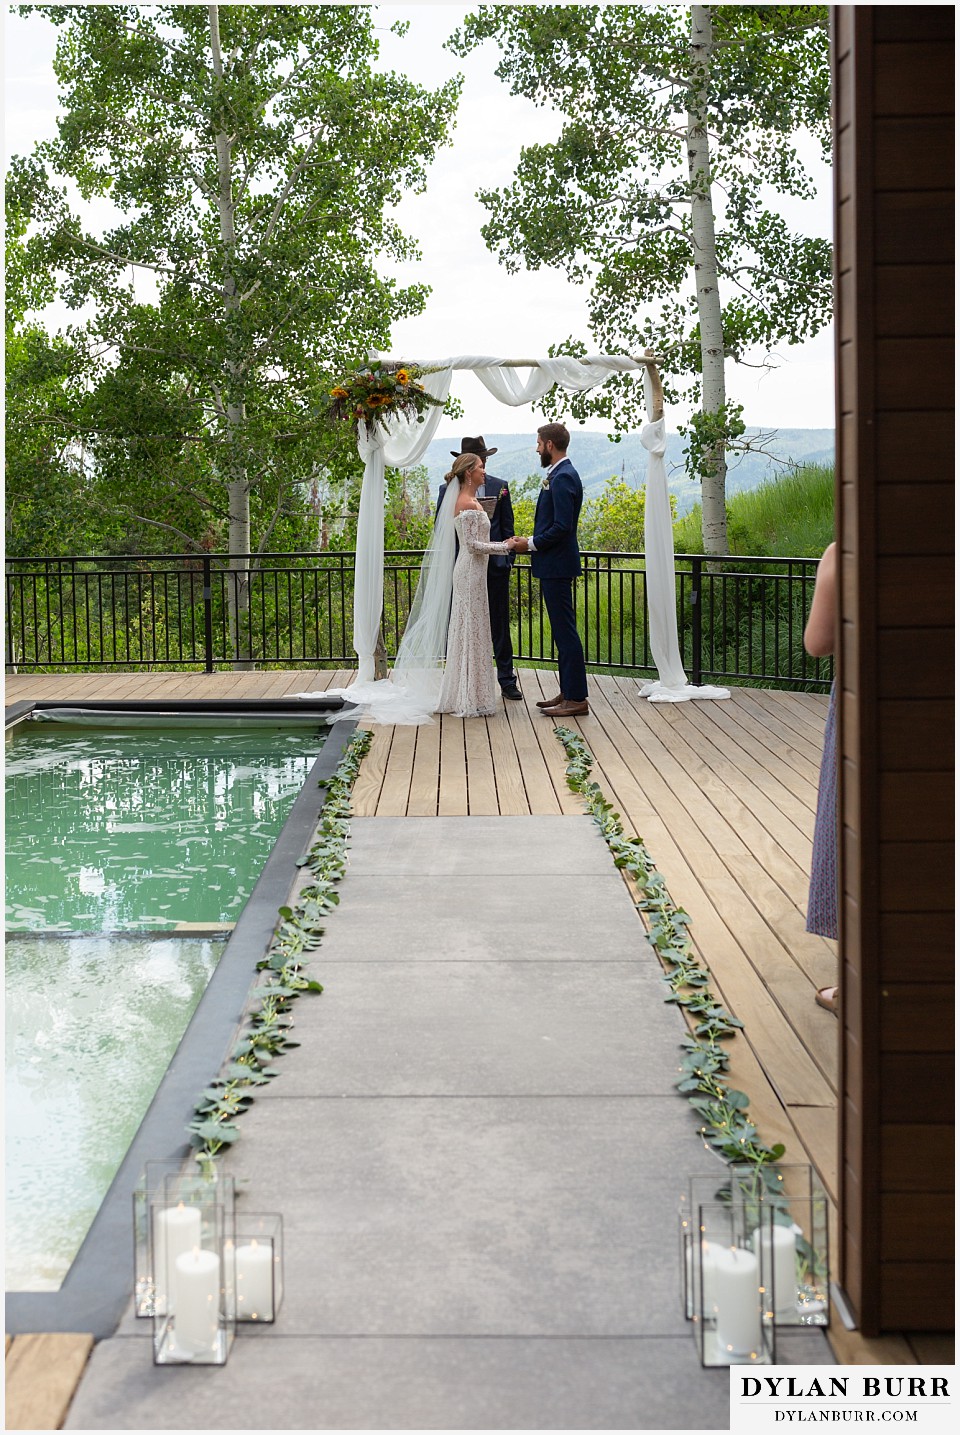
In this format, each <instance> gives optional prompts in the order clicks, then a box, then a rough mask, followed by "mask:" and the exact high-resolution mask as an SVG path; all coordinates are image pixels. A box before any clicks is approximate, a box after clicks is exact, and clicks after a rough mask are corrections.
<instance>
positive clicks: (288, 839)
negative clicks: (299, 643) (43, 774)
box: [5, 704, 356, 1340]
mask: <svg viewBox="0 0 960 1435" xmlns="http://www.w3.org/2000/svg"><path fill="white" fill-rule="evenodd" d="M31 706H33V704H31ZM355 729H356V720H355V719H354V720H350V719H346V720H344V721H343V722H337V723H335V724H332V725H331V730H330V732H329V733H328V735H327V738H326V741H325V742H324V745H323V749H322V751H321V752H320V754H319V756H318V757H317V759H316V761H315V763H314V764H313V766H312V767H311V769H310V771H309V773H308V774H307V777H306V779H305V781H304V784H303V786H302V787H301V789H300V791H299V793H298V794H297V796H296V798H295V799H294V802H293V806H292V807H291V809H290V812H289V814H288V815H287V820H286V822H285V823H284V824H283V827H282V828H281V829H280V833H279V835H278V837H277V840H276V842H275V843H274V845H273V847H272V848H271V850H270V854H269V856H268V857H267V860H266V862H265V864H264V867H263V870H262V872H261V873H260V876H259V877H258V878H257V881H256V883H255V884H254V888H253V891H252V892H251V893H250V896H249V898H248V899H247V902H246V905H245V906H244V908H243V911H242V912H241V914H240V917H239V919H238V921H237V924H236V926H235V927H234V929H233V932H232V933H231V934H230V936H229V938H228V940H227V944H226V946H225V948H224V951H223V954H222V956H221V957H220V960H219V962H218V963H217V967H216V970H215V971H214V973H213V975H212V976H211V978H210V981H209V982H208V983H207V986H206V988H205V990H204V992H203V995H202V996H201V998H200V1001H199V1002H198V1004H197V1007H196V1009H195V1011H194V1013H193V1015H192V1016H191V1018H190V1021H189V1022H188V1023H187V1027H186V1030H185V1031H184V1033H183V1036H182V1037H181V1039H180V1042H179V1043H178V1045H177V1048H176V1050H175V1051H174V1053H173V1055H172V1057H171V1058H170V1063H169V1065H168V1066H167V1069H166V1071H165V1072H164V1075H163V1076H162V1078H161V1080H160V1084H159V1086H158V1087H157V1090H156V1092H155V1094H154V1097H153V1100H152V1101H151V1103H150V1105H149V1106H148V1107H147V1110H146V1111H145V1113H144V1116H143V1119H142V1121H141V1122H140V1125H139V1126H138V1127H137V1130H136V1133H135V1135H134V1136H133V1139H132V1140H131V1142H130V1145H129V1146H128V1147H127V1151H126V1154H125V1155H124V1157H123V1160H122V1161H121V1163H120V1166H119V1167H118V1169H117V1173H116V1175H115V1176H114V1178H113V1180H112V1181H111V1183H110V1185H109V1187H108V1188H107V1191H106V1194H105V1195H104V1198H103V1200H102V1201H101V1203H100V1207H99V1209H98V1211H97V1214H96V1215H95V1216H94V1218H93V1222H92V1224H91V1226H90V1228H89V1230H88V1231H87V1234H86V1236H85V1237H84V1240H83V1242H82V1244H81V1246H80V1249H79V1250H78V1252H77V1254H76V1256H75V1257H74V1260H73V1262H72V1264H71V1266H70V1269H69V1270H68V1271H67V1274H66V1275H65V1277H64V1279H63V1283H62V1285H61V1286H60V1289H59V1290H57V1291H7V1292H5V1307H6V1330H7V1333H8V1334H9V1335H11V1336H13V1335H26V1334H34V1333H45V1332H53V1331H58V1332H59V1331H67V1332H79V1333H81V1334H91V1335H93V1337H94V1339H95V1340H104V1339H106V1338H108V1337H109V1336H111V1335H113V1334H114V1333H115V1331H116V1329H117V1326H118V1325H119V1323H120V1320H121V1318H122V1317H123V1314H124V1311H125V1310H126V1308H127V1305H128V1304H129V1302H130V1300H131V1299H132V1296H133V1204H132V1202H133V1191H134V1188H135V1186H136V1184H137V1181H138V1180H139V1177H140V1173H141V1171H142V1170H143V1166H144V1162H145V1161H148V1160H162V1159H164V1158H165V1157H171V1158H176V1157H178V1156H186V1155H187V1154H188V1153H189V1144H188V1142H187V1140H186V1127H187V1123H188V1122H189V1121H190V1120H191V1118H192V1117H193V1115H194V1105H195V1103H196V1101H197V1098H198V1097H199V1095H200V1092H201V1091H202V1090H203V1089H204V1087H205V1086H208V1085H209V1084H210V1081H211V1080H212V1079H213V1077H214V1076H215V1075H216V1071H217V1070H218V1069H219V1066H220V1065H221V1064H222V1061H223V1060H224V1059H225V1058H226V1055H227V1053H228V1051H229V1049H230V1045H231V1043H232V1041H233V1040H234V1039H235V1036H236V1033H237V1029H238V1027H239V1025H240V1024H241V1022H242V1021H243V1016H244V1009H245V1007H246V1003H247V1000H248V998H249V994H250V991H251V989H252V987H253V986H254V984H255V983H256V981H257V978H258V974H257V970H256V966H257V962H259V961H260V960H261V958H262V957H263V956H264V955H265V953H266V951H267V949H268V947H269V945H270V941H271V938H272V936H273V932H274V928H275V926H276V923H277V916H278V908H279V907H281V906H283V904H284V902H285V901H286V899H287V897H288V896H289V894H290V891H291V889H292V887H293V885H294V882H295V880H296V874H297V870H298V868H297V859H298V858H299V857H300V856H301V854H302V853H303V851H304V849H305V847H306V845H307V842H308V840H309V838H310V837H311V836H312V834H313V832H314V830H315V828H316V826H317V823H318V821H319V818H320V814H321V812H322V811H323V807H324V803H325V802H326V795H327V794H326V789H325V788H320V787H319V786H318V783H319V782H320V781H321V780H322V779H324V778H328V777H331V776H332V775H333V773H334V772H335V770H336V768H337V766H338V764H339V763H340V761H341V759H342V758H343V754H344V751H345V749H346V746H347V743H348V742H349V740H350V738H351V737H352V736H353V733H354V731H355ZM170 935H174V934H172V933H171V934H170ZM184 935H186V934H184ZM211 1052H217V1053H220V1057H219V1060H218V1061H217V1065H216V1067H214V1065H213V1062H212V1061H211V1055H210V1053H211Z"/></svg>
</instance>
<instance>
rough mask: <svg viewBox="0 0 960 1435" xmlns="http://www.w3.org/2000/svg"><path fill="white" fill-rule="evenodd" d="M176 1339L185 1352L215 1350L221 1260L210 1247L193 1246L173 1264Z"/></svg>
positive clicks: (193, 1353) (199, 1352)
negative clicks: (209, 1249) (205, 1248)
mask: <svg viewBox="0 0 960 1435" xmlns="http://www.w3.org/2000/svg"><path fill="white" fill-rule="evenodd" d="M173 1298H174V1304H175V1308H176V1327H175V1335H176V1343H177V1347H178V1349H179V1350H181V1351H183V1353H184V1354H185V1355H202V1354H204V1353H205V1352H208V1351H211V1350H214V1349H215V1348H216V1343H217V1326H218V1324H219V1317H220V1261H219V1259H218V1258H217V1257H216V1256H215V1255H214V1253H213V1251H201V1250H200V1249H199V1248H196V1247H195V1248H194V1249H193V1250H192V1251H188V1252H187V1253H186V1254H185V1255H182V1256H177V1259H176V1261H175V1262H174V1267H173Z"/></svg>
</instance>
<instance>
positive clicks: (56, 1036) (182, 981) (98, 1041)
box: [4, 935, 224, 1291]
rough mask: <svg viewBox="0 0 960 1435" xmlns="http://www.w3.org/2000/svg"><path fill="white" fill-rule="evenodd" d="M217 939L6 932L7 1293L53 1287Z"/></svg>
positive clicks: (196, 992)
mask: <svg viewBox="0 0 960 1435" xmlns="http://www.w3.org/2000/svg"><path fill="white" fill-rule="evenodd" d="M223 947H224V942H222V941H208V940H204V939H200V938H196V937H194V938H190V937H124V936H113V937H58V936H53V937H30V936H20V935H15V936H10V937H8V938H7V950H6V1032H5V1047H6V1051H5V1060H6V1090H5V1093H4V1095H5V1106H6V1109H5V1118H4V1120H5V1129H4V1144H5V1147H6V1197H5V1210H4V1226H5V1246H6V1289H7V1290H9V1291H44V1290H47V1291H49V1290H58V1289H59V1287H60V1284H61V1282H62V1280H63V1277H64V1276H65V1275H66V1273H67V1271H68V1270H69V1268H70V1265H71V1262H72V1261H73V1258H74V1256H75V1255H76V1253H77V1251H78V1250H79V1248H80V1244H81V1242H82V1241H83V1238H84V1236H85V1235H86V1234H87V1231H88V1230H89V1228H90V1222H91V1221H92V1220H93V1218H94V1216H95V1215H96V1213H97V1210H98V1209H99V1206H100V1203H101V1201H102V1200H103V1198H104V1196H105V1195H106V1192H107V1187H108V1186H109V1185H110V1182H111V1181H112V1180H113V1178H114V1176H115V1175H116V1172H117V1168H118V1166H119V1165H120V1162H121V1161H122V1160H123V1157H124V1154H125V1152H126V1150H127V1147H128V1146H129V1144H130V1142H131V1140H132V1139H133V1137H134V1136H135V1135H136V1131H137V1127H138V1126H139V1125H140V1122H141V1120H142V1119H143V1114H144V1112H145V1111H146V1109H147V1107H148V1106H149V1105H150V1102H151V1100H152V1099H153V1095H154V1093H155V1091H156V1089H157V1087H158V1085H159V1084H160V1079H161V1077H162V1076H163V1073H164V1072H165V1071H166V1069H167V1066H168V1065H169V1063H170V1058H171V1056H172V1055H173V1053H174V1051H175V1050H176V1048H177V1044H178V1042H179V1041H180V1038H181V1036H182V1035H183V1033H184V1030H185V1028H186V1025H187V1022H188V1021H189V1019H190V1017H191V1016H192V1014H193V1011H194V1008H195V1007H196V1005H197V1002H198V1001H199V1000H200V998H201V996H202V995H203V992H204V989H205V987H206V985H207V982H208V981H209V980H210V977H211V976H212V974H213V971H214V968H215V967H216V964H217V960H218V958H219V956H220V953H221V952H222V950H223ZM212 1074H213V1073H212V1072H211V1075H212ZM131 1241H132V1234H131ZM131 1280H132V1276H131Z"/></svg>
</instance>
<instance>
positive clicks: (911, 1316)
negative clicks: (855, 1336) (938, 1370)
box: [864, 1261, 955, 1332]
mask: <svg viewBox="0 0 960 1435" xmlns="http://www.w3.org/2000/svg"><path fill="white" fill-rule="evenodd" d="M953 1282H954V1273H953V1263H952V1262H946V1263H944V1264H943V1265H939V1264H934V1263H933V1262H930V1261H916V1262H911V1263H907V1262H905V1261H897V1262H894V1263H892V1264H889V1265H888V1264H884V1265H883V1267H882V1270H881V1292H880V1310H879V1320H880V1330H881V1331H904V1330H917V1331H921V1330H931V1331H932V1330H937V1331H951V1330H953V1324H954V1315H955V1292H954V1284H953ZM864 1331H865V1332H866V1326H864Z"/></svg>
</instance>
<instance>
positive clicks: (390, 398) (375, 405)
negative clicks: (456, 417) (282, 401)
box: [330, 364, 443, 434]
mask: <svg viewBox="0 0 960 1435" xmlns="http://www.w3.org/2000/svg"><path fill="white" fill-rule="evenodd" d="M418 372H419V371H418V370H417V369H416V368H415V367H414V366H413V365H412V364H406V365H404V364H396V365H394V364H373V365H371V366H370V368H367V369H359V370H358V371H357V373H355V374H348V375H347V377H346V378H345V379H344V380H343V382H342V383H339V384H337V385H336V386H335V387H334V388H332V389H331V390H330V398H331V404H330V416H331V418H334V419H336V420H338V421H339V420H348V421H350V422H355V421H362V422H363V423H365V424H366V428H367V433H368V434H372V433H373V426H374V424H375V423H376V422H377V420H378V419H381V418H385V417H387V416H388V415H390V414H402V415H403V416H404V418H408V419H412V418H415V419H416V421H417V423H418V424H422V423H423V421H424V418H425V415H426V412H427V409H429V408H434V407H440V408H442V407H443V400H442V399H435V398H434V397H433V395H432V394H428V393H427V391H426V389H425V388H424V387H423V385H422V384H418V383H417V375H418Z"/></svg>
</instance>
